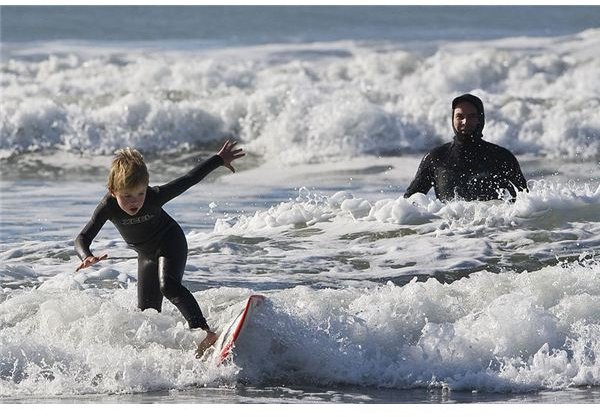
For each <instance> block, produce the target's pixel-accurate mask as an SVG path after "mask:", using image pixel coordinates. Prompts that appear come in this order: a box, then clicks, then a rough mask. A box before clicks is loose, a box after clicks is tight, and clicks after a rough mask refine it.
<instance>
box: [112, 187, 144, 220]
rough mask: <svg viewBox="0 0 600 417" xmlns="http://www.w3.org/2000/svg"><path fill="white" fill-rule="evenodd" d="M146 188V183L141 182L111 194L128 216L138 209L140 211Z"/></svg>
mask: <svg viewBox="0 0 600 417" xmlns="http://www.w3.org/2000/svg"><path fill="white" fill-rule="evenodd" d="M147 188H148V186H147V185H145V184H141V185H137V186H135V187H131V188H127V189H125V190H123V191H117V192H114V193H111V194H112V195H113V197H115V198H116V199H117V203H118V204H119V207H121V210H123V211H124V212H125V213H127V214H129V215H130V216H133V215H134V214H136V213H137V212H138V211H140V209H141V208H142V206H143V205H144V200H145V199H146V189H147Z"/></svg>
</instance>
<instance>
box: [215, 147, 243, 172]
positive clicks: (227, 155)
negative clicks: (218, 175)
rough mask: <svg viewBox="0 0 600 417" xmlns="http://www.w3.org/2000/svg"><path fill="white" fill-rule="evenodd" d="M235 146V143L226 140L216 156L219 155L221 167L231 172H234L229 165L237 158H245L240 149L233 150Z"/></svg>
mask: <svg viewBox="0 0 600 417" xmlns="http://www.w3.org/2000/svg"><path fill="white" fill-rule="evenodd" d="M235 145H237V141H231V140H227V141H225V143H224V144H223V147H222V148H221V150H220V151H219V152H217V155H219V156H220V157H221V158H222V159H223V165H224V166H226V167H227V168H229V170H230V171H231V172H235V169H234V168H233V166H232V165H231V163H232V162H233V161H235V160H236V159H238V158H241V157H243V156H246V154H245V153H244V152H243V150H242V149H241V148H240V149H234V148H235Z"/></svg>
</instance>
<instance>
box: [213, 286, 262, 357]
mask: <svg viewBox="0 0 600 417" xmlns="http://www.w3.org/2000/svg"><path fill="white" fill-rule="evenodd" d="M265 299H266V297H265V296H264V295H260V294H253V295H251V296H250V297H248V300H247V301H246V305H245V306H244V309H243V310H242V311H241V312H240V314H239V315H238V316H237V317H236V318H235V319H234V321H233V323H234V324H235V328H234V330H233V332H232V333H231V335H230V336H229V338H228V340H227V341H226V342H225V344H224V346H223V348H222V349H221V350H220V352H219V355H218V356H217V364H218V365H220V364H222V363H223V362H224V361H225V359H227V357H228V356H229V355H230V354H231V352H232V350H233V347H234V346H235V342H236V340H237V339H238V337H239V335H240V333H241V332H242V330H243V328H244V325H245V324H246V319H247V318H248V315H249V314H250V311H251V310H252V308H253V307H255V306H258V305H260V304H261V303H262V302H263V301H264V300H265Z"/></svg>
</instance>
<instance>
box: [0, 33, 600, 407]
mask: <svg viewBox="0 0 600 417" xmlns="http://www.w3.org/2000/svg"><path fill="white" fill-rule="evenodd" d="M0 68H1V69H0V73H1V79H0V85H1V89H2V97H1V100H2V107H1V109H0V112H1V114H0V129H1V134H0V161H1V170H0V172H1V173H2V180H1V181H0V184H1V204H2V211H1V218H0V221H1V230H2V236H1V239H0V245H1V246H0V285H1V291H0V402H27V401H49V400H59V399H69V400H71V401H74V402H77V401H117V402H118V401H130V400H131V401H143V400H144V398H151V399H152V400H153V401H158V402H160V401H169V400H170V401H196V402H198V401H201V402H271V403H273V402H275V403H276V402H301V401H304V402H306V401H309V402H328V401H332V402H442V401H460V402H462V401H468V402H478V401H497V400H500V401H523V402H530V401H541V402H543V401H545V400H544V399H545V398H546V399H547V401H549V402H556V401H557V400H561V399H565V398H566V401H576V402H598V401H599V400H600V388H599V387H600V362H599V359H598V358H600V255H599V251H600V164H599V159H600V116H599V115H600V29H599V28H592V29H587V30H584V31H580V32H578V33H574V34H569V35H561V36H544V37H542V36H519V37H502V38H496V39H488V40H470V41H469V40H460V41H447V42H446V41H440V40H435V41H433V40H426V41H425V40H424V41H418V42H417V41H411V42H408V41H405V42H403V41H392V40H377V39H369V40H359V39H356V40H352V39H348V40H327V41H325V40H320V41H316V42H294V43H268V42H267V43H261V44H257V43H255V44H249V45H220V44H219V45H214V44H209V45H207V44H204V43H201V42H195V41H165V42H133V41H130V42H89V41H86V42H84V41H75V40H68V41H63V40H46V41H35V42H34V41H31V42H10V41H3V42H2V60H1V67H0ZM464 92H472V93H473V94H476V95H478V96H480V97H481V98H482V100H483V102H484V104H485V107H486V127H485V130H484V137H485V139H487V140H489V141H491V142H494V143H497V144H499V145H502V146H504V147H507V148H508V149H510V150H511V151H513V152H514V153H515V154H516V155H517V158H518V159H519V161H520V163H521V167H522V169H523V172H524V174H525V176H526V178H527V179H528V180H529V181H528V185H529V192H528V193H519V194H518V196H517V199H516V201H515V202H514V203H513V202H510V201H503V200H498V201H494V202H465V201H451V202H448V203H442V202H440V201H439V200H437V199H436V198H435V196H434V195H433V192H430V194H428V195H426V196H425V195H422V194H417V195H414V196H412V197H411V198H409V199H404V198H402V195H403V193H404V191H405V190H406V187H407V186H408V184H409V182H410V180H411V179H412V178H413V176H414V174H415V172H416V169H417V166H418V164H419V162H420V159H421V158H422V156H423V155H424V153H425V152H426V151H428V150H430V149H431V148H432V147H434V146H436V145H438V144H441V143H444V142H446V141H448V140H450V139H451V132H452V130H451V125H450V101H451V99H452V98H453V97H454V96H456V95H459V94H462V93H464ZM227 136H235V137H237V138H239V141H240V146H242V147H243V148H244V149H245V150H246V151H247V152H248V156H247V157H246V158H244V159H242V160H240V161H237V163H234V165H235V166H236V168H237V172H236V174H231V173H229V172H228V171H227V170H226V169H224V168H220V169H218V170H216V171H215V172H213V173H212V174H210V175H209V177H207V178H206V179H205V180H204V181H202V182H201V183H200V184H198V185H197V186H195V187H193V188H192V189H190V190H189V191H187V192H186V193H185V194H183V195H182V196H180V197H178V198H177V199H175V200H173V201H172V202H170V203H168V204H167V205H166V206H165V209H166V211H167V212H168V213H170V214H171V215H172V216H173V217H174V218H175V219H176V220H177V221H178V222H179V223H180V224H181V225H182V227H183V229H184V231H185V233H186V236H187V239H188V244H189V256H188V263H187V266H186V275H185V277H184V283H185V285H186V286H187V287H188V288H190V290H191V291H192V293H193V294H194V296H195V297H196V299H197V300H198V302H199V304H200V306H201V308H202V310H203V312H204V314H205V315H206V316H207V318H208V321H209V323H210V324H211V326H213V327H216V328H217V329H219V328H220V327H223V326H225V325H226V324H227V323H228V321H229V320H231V319H232V318H233V317H234V316H235V315H236V314H237V312H238V311H239V308H240V307H241V306H242V305H243V303H244V302H245V300H246V299H247V297H248V296H249V295H251V294H256V293H259V294H264V295H266V296H267V302H266V303H265V304H264V305H263V306H262V308H260V309H259V310H258V314H257V315H256V316H255V317H254V318H253V320H252V322H251V323H250V331H248V332H247V333H246V336H245V339H244V341H243V344H242V342H240V343H241V345H240V346H239V349H238V351H237V354H236V356H235V357H234V358H233V360H231V361H228V362H227V363H226V364H225V365H224V366H220V367H218V366H216V365H214V364H213V363H207V362H202V361H199V360H197V359H196V358H195V357H194V349H195V346H196V342H197V341H198V340H199V339H200V338H201V337H203V332H191V331H190V330H189V329H188V328H187V325H186V324H185V321H184V319H183V317H182V316H181V314H180V313H179V312H178V311H177V310H176V309H175V308H174V306H173V305H172V304H171V303H170V302H168V301H167V300H165V301H164V303H163V311H162V312H161V313H157V312H156V311H154V310H146V311H143V312H142V311H139V310H138V309H137V308H136V302H137V295H136V277H137V260H136V256H135V253H134V252H133V251H132V250H131V249H128V248H127V246H126V244H125V243H124V242H123V241H122V239H121V238H120V236H119V235H118V233H117V232H116V229H115V228H114V227H113V226H112V225H111V224H110V223H107V224H106V225H105V226H104V228H103V229H102V231H101V232H100V234H99V235H98V237H97V238H96V240H95V241H94V243H93V245H92V250H93V251H94V253H95V254H97V255H100V254H104V253H108V255H109V259H107V260H106V261H103V262H101V263H99V264H97V265H95V266H93V267H90V268H88V269H85V270H82V271H80V272H78V273H75V272H74V270H75V268H76V267H77V265H78V262H79V260H78V258H77V256H76V254H75V251H74V249H73V239H74V238H75V236H76V235H77V234H78V233H79V231H80V230H81V228H82V227H83V226H84V225H85V223H86V222H87V220H88V219H89V217H90V216H91V213H92V212H93V210H94V208H95V207H96V205H97V203H98V202H99V201H100V199H101V198H102V196H103V194H104V193H105V188H104V184H105V180H106V173H107V170H108V167H109V165H110V160H111V156H112V153H113V152H114V150H115V149H118V148H122V147H125V146H131V147H135V148H138V149H139V150H141V151H142V152H143V153H144V155H145V156H146V159H147V162H148V165H149V169H150V174H151V179H150V181H151V184H161V183H163V182H166V181H168V180H170V179H173V178H175V177H177V176H179V175H182V174H184V173H185V172H187V171H188V170H189V169H191V168H192V167H193V166H194V164H195V163H197V161H198V160H202V159H204V158H206V157H208V156H209V155H211V154H212V153H214V152H215V151H217V150H218V148H219V145H220V144H221V143H222V141H223V139H224V138H225V137H227ZM415 389H416V390H415ZM142 394H143V395H146V397H143V396H142V397H137V395H142ZM109 395H110V397H109ZM561 395H567V396H566V397H562V396H561ZM150 396H152V397H150ZM545 396H546V397H545ZM578 396H580V397H578ZM140 398H141V399H140Z"/></svg>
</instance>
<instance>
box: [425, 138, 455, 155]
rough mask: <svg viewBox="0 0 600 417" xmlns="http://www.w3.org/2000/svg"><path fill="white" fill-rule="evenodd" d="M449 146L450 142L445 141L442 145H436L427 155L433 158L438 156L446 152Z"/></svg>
mask: <svg viewBox="0 0 600 417" xmlns="http://www.w3.org/2000/svg"><path fill="white" fill-rule="evenodd" d="M451 146H452V142H446V143H444V144H443V145H439V146H436V147H435V148H433V149H432V150H430V151H429V152H428V153H427V156H429V157H430V158H435V159H437V158H440V157H442V156H444V155H446V154H447V153H448V151H449V150H450V147H451Z"/></svg>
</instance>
